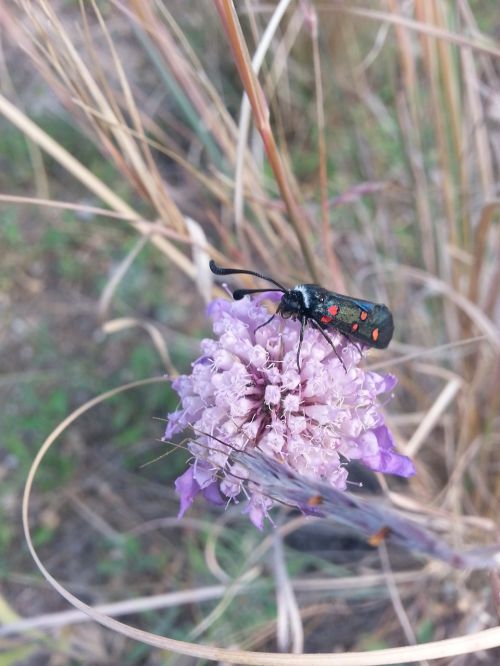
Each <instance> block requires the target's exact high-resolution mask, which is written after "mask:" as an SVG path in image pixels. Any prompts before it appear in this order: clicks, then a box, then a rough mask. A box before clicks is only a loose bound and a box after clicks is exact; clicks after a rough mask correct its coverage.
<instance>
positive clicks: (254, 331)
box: [253, 312, 276, 335]
mask: <svg viewBox="0 0 500 666" xmlns="http://www.w3.org/2000/svg"><path fill="white" fill-rule="evenodd" d="M275 317H276V312H275V313H274V314H273V316H272V317H269V319H268V320H267V321H265V322H264V323H263V324H259V326H257V328H254V329H253V334H254V335H255V334H256V333H257V331H258V330H259V328H263V327H264V326H267V325H268V324H270V323H271V322H272V320H273V319H274V318H275Z"/></svg>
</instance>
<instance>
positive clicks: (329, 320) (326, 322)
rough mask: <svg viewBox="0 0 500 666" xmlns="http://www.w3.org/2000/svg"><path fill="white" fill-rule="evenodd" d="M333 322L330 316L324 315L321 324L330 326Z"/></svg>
mask: <svg viewBox="0 0 500 666" xmlns="http://www.w3.org/2000/svg"><path fill="white" fill-rule="evenodd" d="M331 321H332V318H331V317H329V316H328V315H323V316H322V317H321V319H320V322H321V323H322V324H329V323H330V322H331Z"/></svg>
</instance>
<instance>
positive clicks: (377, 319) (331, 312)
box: [210, 260, 394, 372]
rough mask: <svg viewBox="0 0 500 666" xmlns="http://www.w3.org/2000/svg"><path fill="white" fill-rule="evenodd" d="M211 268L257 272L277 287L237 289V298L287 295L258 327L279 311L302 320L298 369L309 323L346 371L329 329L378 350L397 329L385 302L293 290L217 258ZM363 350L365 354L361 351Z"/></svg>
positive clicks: (315, 288)
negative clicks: (226, 265)
mask: <svg viewBox="0 0 500 666" xmlns="http://www.w3.org/2000/svg"><path fill="white" fill-rule="evenodd" d="M210 270H211V271H212V273H215V275H234V274H240V275H254V276H255V277H258V278H261V279H262V280H267V281H268V282H271V283H272V284H274V285H276V287H277V288H276V289H269V288H267V289H236V290H235V291H234V292H233V298H234V299H235V300H236V301H239V300H240V299H242V298H243V297H244V296H247V295H248V294H257V293H262V292H266V291H279V292H281V293H282V294H283V296H282V298H281V301H280V302H279V305H278V308H277V310H276V312H275V313H274V314H273V315H272V316H271V317H270V318H269V319H268V320H267V321H266V322H264V323H263V324H261V325H260V326H258V327H257V329H258V328H262V327H263V326H266V325H267V324H269V323H270V322H271V321H272V320H273V319H274V317H275V316H276V315H278V314H279V315H280V316H281V317H283V319H298V320H300V337H299V345H298V348H297V369H298V370H299V372H300V350H301V347H302V341H303V338H304V328H305V326H306V324H308V323H309V324H311V325H312V326H314V327H315V328H316V329H317V330H318V331H319V332H320V333H321V335H322V336H323V337H324V338H325V339H326V340H327V342H328V343H329V344H330V346H331V347H332V349H333V351H334V352H335V354H336V356H337V358H338V359H339V361H340V362H341V363H342V366H343V367H344V370H345V371H346V372H347V368H346V367H345V364H344V361H343V360H342V358H341V357H340V356H339V353H338V351H337V349H336V347H335V345H334V344H333V342H332V339H331V338H330V336H329V335H328V333H327V332H326V331H327V330H328V329H331V330H334V331H339V332H340V333H342V335H344V336H345V337H346V338H347V339H348V340H350V341H351V342H353V343H355V342H360V343H362V344H364V345H366V346H368V347H376V348H377V349H385V348H386V347H387V346H388V344H389V342H390V341H391V338H392V334H393V332H394V323H393V321H392V314H391V311H390V310H389V308H388V307H387V306H386V305H383V304H382V303H372V302H371V301H364V300H362V299H360V298H352V297H351V296H343V295H342V294H337V293H336V292H334V291H328V289H325V288H324V287H320V285H318V284H297V285H295V287H292V288H291V289H286V288H285V287H283V285H281V284H280V283H279V282H276V280H273V278H270V277H267V276H266V275H262V274H261V273H256V272H255V271H249V270H243V269H240V268H221V267H219V266H217V265H216V264H215V262H214V261H213V260H211V261H210ZM257 329H255V330H257ZM356 346H357V345H356ZM358 349H359V348H358ZM359 351H360V353H361V350H359Z"/></svg>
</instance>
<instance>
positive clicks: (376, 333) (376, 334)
mask: <svg viewBox="0 0 500 666" xmlns="http://www.w3.org/2000/svg"><path fill="white" fill-rule="evenodd" d="M372 340H375V342H377V340H378V328H374V329H373V331H372Z"/></svg>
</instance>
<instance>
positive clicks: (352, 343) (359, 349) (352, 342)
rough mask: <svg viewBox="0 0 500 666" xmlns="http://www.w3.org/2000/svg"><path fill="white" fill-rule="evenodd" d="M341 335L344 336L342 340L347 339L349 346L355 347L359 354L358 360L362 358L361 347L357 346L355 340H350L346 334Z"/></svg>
mask: <svg viewBox="0 0 500 666" xmlns="http://www.w3.org/2000/svg"><path fill="white" fill-rule="evenodd" d="M343 335H344V338H347V339H348V340H349V342H350V343H351V345H354V346H355V347H356V349H357V350H358V352H359V357H360V358H363V350H362V349H361V347H360V346H359V345H358V344H357V342H356V341H355V340H353V339H352V338H351V336H350V335H347V334H346V333H344V334H343Z"/></svg>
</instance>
